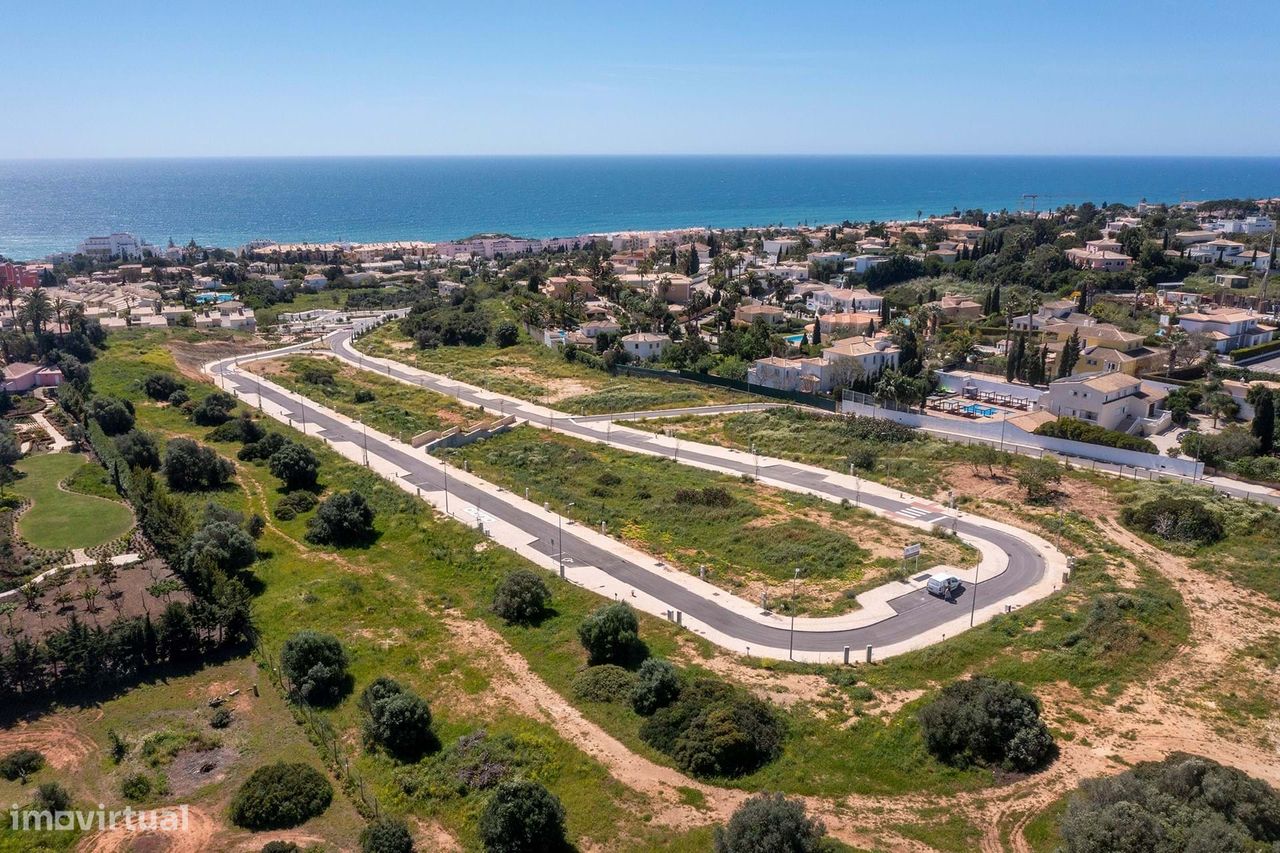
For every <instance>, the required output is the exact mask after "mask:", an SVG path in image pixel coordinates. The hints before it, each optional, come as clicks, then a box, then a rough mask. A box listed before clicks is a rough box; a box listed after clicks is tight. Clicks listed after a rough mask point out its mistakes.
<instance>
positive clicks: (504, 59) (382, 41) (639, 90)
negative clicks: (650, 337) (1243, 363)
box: [0, 0, 1280, 158]
mask: <svg viewBox="0 0 1280 853" xmlns="http://www.w3.org/2000/svg"><path fill="white" fill-rule="evenodd" d="M3 18H4V21H3V24H0V28H2V29H3V44H4V47H3V49H2V50H0V103H2V104H3V108H4V112H5V121H4V125H5V128H6V129H5V132H4V133H3V134H0V158H20V157H131V156H144V157H150V156H223V155H231V156H237V155H323V154H579V153H602V154H603V153H618V154H631V153H815V154H831V153H900V154H934V153H992V154H1144V153H1155V154H1268V155H1271V154H1280V109H1277V104H1280V48H1278V47H1277V44H1276V36H1277V35H1280V2H1278V0H1238V2H1231V3H1217V2H1213V0H1210V2H1207V3H1206V2H1182V1H1181V0H1171V1H1170V2H1159V3H1152V2H1129V0H1110V2H1104V3H1092V2H1069V3H1068V2H1048V0H1016V2H1009V0H999V2H985V1H984V2H973V3H955V2H948V3H943V2H936V3H935V2H919V3H911V2H902V3H898V2H895V3H889V2H877V3H874V4H873V3H870V2H862V0H835V2H831V1H830V0H818V2H809V3H801V4H793V3H785V2H777V0H771V2H767V3H757V2H747V1H746V0H734V1H733V2H719V0H716V1H715V2H703V3H687V2H667V0H657V1H656V2H651V1H650V0H640V2H636V0H631V1H630V2H626V3H613V2H581V3H567V2H554V0H552V2H547V0H537V2H534V1H533V0H525V1H524V2H511V3H494V2H487V1H486V0H466V2H456V0H454V2H411V0H402V2H392V0H385V1H384V2H378V0H374V2H363V3H350V2H347V3H336V2H311V3H303V2H278V0H256V2H252V3H249V2H240V0H220V2H216V3H207V2H201V3H194V2H182V1H181V0H180V2H176V3H173V2H165V3H161V2H133V0H117V2H114V3H106V2H102V0H99V1H98V2H76V0H67V2H60V1H59V0H53V2H48V0H45V2H30V0H29V1H28V2H12V3H8V4H5V13H4V16H3Z"/></svg>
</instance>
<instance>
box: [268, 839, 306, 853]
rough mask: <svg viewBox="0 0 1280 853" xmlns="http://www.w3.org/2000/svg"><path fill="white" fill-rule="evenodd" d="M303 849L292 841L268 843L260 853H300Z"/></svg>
mask: <svg viewBox="0 0 1280 853" xmlns="http://www.w3.org/2000/svg"><path fill="white" fill-rule="evenodd" d="M301 849H302V848H301V847H299V846H298V845H296V844H294V843H293V842H292V841H268V842H267V843H266V844H264V845H262V850H261V851H259V853H298V851H300V850H301Z"/></svg>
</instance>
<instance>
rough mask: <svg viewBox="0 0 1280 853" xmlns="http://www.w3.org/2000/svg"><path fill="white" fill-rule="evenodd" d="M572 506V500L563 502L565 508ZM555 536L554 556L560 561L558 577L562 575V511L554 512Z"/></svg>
mask: <svg viewBox="0 0 1280 853" xmlns="http://www.w3.org/2000/svg"><path fill="white" fill-rule="evenodd" d="M572 506H573V502H572V501H571V502H569V503H567V504H565V506H564V508H565V509H566V510H567V509H569V508H571V507H572ZM556 538H557V539H558V540H559V541H558V543H557V544H556V557H557V559H558V561H559V563H560V577H564V513H563V512H562V511H558V512H556Z"/></svg>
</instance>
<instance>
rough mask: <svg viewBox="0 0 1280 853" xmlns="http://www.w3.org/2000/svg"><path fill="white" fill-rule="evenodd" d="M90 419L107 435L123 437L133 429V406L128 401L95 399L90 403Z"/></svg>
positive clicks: (109, 398) (111, 398)
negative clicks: (122, 435)
mask: <svg viewBox="0 0 1280 853" xmlns="http://www.w3.org/2000/svg"><path fill="white" fill-rule="evenodd" d="M89 417H91V418H93V419H94V420H95V421H97V422H98V426H100V427H102V431H103V432H105V433H106V434H107V435H121V434H123V433H126V432H128V431H129V430H131V429H133V405H132V404H131V403H130V402H129V401H128V400H121V399H119V398H117V397H94V398H93V400H92V401H90V403H89Z"/></svg>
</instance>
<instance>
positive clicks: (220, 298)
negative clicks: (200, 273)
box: [196, 293, 236, 305]
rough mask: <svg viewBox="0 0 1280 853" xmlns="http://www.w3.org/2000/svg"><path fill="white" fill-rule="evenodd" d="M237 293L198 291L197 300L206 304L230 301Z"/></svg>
mask: <svg viewBox="0 0 1280 853" xmlns="http://www.w3.org/2000/svg"><path fill="white" fill-rule="evenodd" d="M235 298H236V297H235V295H234V294H231V293H197V294H196V302H198V303H200V304H201V305H204V304H206V303H209V302H215V303H216V302H230V301H231V300H232V299H235Z"/></svg>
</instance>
